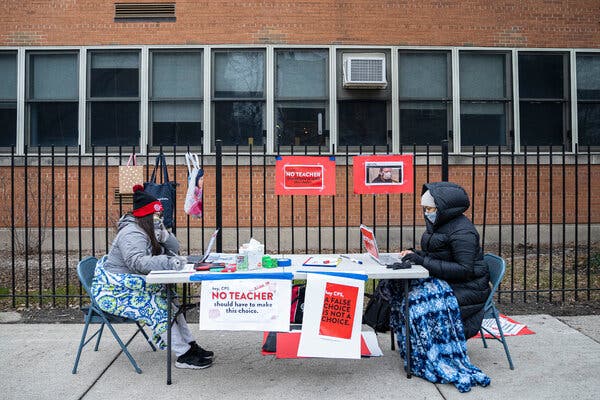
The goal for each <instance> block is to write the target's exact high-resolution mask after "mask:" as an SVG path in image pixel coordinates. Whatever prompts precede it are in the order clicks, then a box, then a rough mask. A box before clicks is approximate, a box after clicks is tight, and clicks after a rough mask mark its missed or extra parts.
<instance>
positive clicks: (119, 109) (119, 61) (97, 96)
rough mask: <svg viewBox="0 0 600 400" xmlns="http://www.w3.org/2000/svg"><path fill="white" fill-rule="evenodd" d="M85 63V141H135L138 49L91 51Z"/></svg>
mask: <svg viewBox="0 0 600 400" xmlns="http://www.w3.org/2000/svg"><path fill="white" fill-rule="evenodd" d="M88 65H89V74H88V132H89V144H90V145H92V146H135V145H139V140H140V97H139V96H140V94H139V93H140V91H139V86H140V85H139V81H140V79H139V68H140V67H139V53H138V52H137V51H118V52H117V51H114V52H105V51H92V52H90V57H89V62H88Z"/></svg>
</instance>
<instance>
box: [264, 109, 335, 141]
mask: <svg viewBox="0 0 600 400" xmlns="http://www.w3.org/2000/svg"><path fill="white" fill-rule="evenodd" d="M276 107H277V126H276V127H275V135H276V143H275V144H280V145H282V146H290V145H295V146H324V145H325V144H326V136H325V133H324V132H323V130H324V129H325V128H324V127H325V126H326V121H325V106H324V105H323V106H321V107H317V106H314V107H311V106H306V107H302V106H300V105H297V106H296V105H284V104H278V105H277V106H276Z"/></svg>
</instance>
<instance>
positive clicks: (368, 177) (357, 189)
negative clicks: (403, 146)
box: [352, 154, 414, 194]
mask: <svg viewBox="0 0 600 400" xmlns="http://www.w3.org/2000/svg"><path fill="white" fill-rule="evenodd" d="M352 163H353V165H354V168H353V175H354V193H357V194H386V193H412V192H413V189H414V188H413V155H412V154H402V155H371V156H355V157H353V158H352Z"/></svg>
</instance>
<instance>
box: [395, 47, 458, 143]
mask: <svg viewBox="0 0 600 400" xmlns="http://www.w3.org/2000/svg"><path fill="white" fill-rule="evenodd" d="M397 54H398V65H397V68H396V71H395V73H396V74H397V76H398V80H397V81H398V103H397V104H396V105H394V107H396V108H397V110H398V146H399V147H400V150H401V152H403V151H417V152H422V151H426V150H429V151H431V150H433V151H439V152H441V150H442V146H441V143H439V144H438V143H431V144H429V145H422V144H416V145H415V144H414V143H402V120H401V118H400V114H401V110H402V103H426V104H443V105H445V106H446V128H447V129H446V130H447V132H446V140H448V146H449V148H450V149H452V146H453V143H454V128H453V122H454V117H453V113H454V107H453V100H454V99H453V87H452V73H453V65H452V50H451V49H431V50H430V49H402V48H400V49H398V53H397ZM406 54H445V55H446V96H445V97H443V98H439V97H435V98H434V97H425V96H419V97H413V96H410V97H403V96H401V94H400V60H401V58H402V56H403V55H406Z"/></svg>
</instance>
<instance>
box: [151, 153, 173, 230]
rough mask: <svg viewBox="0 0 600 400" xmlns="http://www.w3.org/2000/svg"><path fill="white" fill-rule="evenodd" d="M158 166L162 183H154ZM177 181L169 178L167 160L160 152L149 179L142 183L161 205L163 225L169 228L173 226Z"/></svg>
mask: <svg viewBox="0 0 600 400" xmlns="http://www.w3.org/2000/svg"><path fill="white" fill-rule="evenodd" d="M159 168H162V178H163V182H162V183H156V172H157V171H158V169H159ZM176 186H177V182H175V181H170V180H169V173H168V172H167V161H166V159H165V155H164V154H163V153H160V154H159V155H157V156H156V162H155V163H154V170H152V175H151V176H150V181H148V182H145V183H144V190H145V191H146V192H147V193H149V194H151V195H153V196H154V197H156V198H157V199H158V200H160V202H161V203H162V206H163V209H164V210H163V220H164V224H165V227H167V228H171V227H172V226H173V207H174V205H175V188H176Z"/></svg>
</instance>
